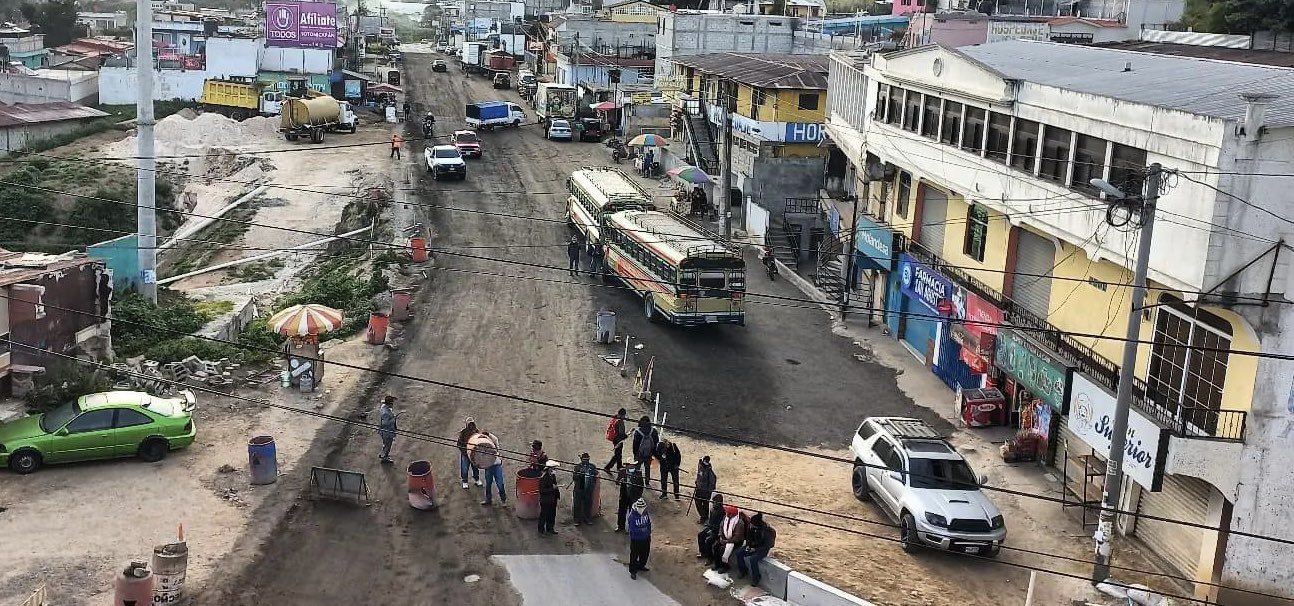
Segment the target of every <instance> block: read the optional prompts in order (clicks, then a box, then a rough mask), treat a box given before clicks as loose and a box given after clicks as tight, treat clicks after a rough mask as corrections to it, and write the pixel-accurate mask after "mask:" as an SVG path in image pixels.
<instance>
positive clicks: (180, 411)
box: [0, 391, 195, 473]
mask: <svg viewBox="0 0 1294 606" xmlns="http://www.w3.org/2000/svg"><path fill="white" fill-rule="evenodd" d="M194 408H195V404H194V398H193V392H190V391H184V392H182V393H181V395H180V396H179V397H175V398H162V397H158V396H152V395H149V394H147V393H144V392H141V391H108V392H104V393H96V394H90V395H88V396H81V397H80V398H77V400H76V401H75V402H68V403H67V404H64V405H62V406H59V407H58V408H55V409H54V410H51V411H49V412H47V413H45V414H40V415H35V416H30V417H24V418H21V419H18V420H16V421H11V422H9V423H5V424H3V425H0V466H3V465H8V466H9V469H12V470H13V471H14V472H16V473H31V472H33V471H36V470H37V469H40V466H41V465H43V464H45V463H70V462H73V461H89V460H92V459H112V458H118V457H132V456H138V457H139V458H141V459H143V460H145V461H150V462H151V461H160V460H162V458H164V457H165V456H166V453H167V452H169V451H171V450H174V449H177V448H184V447H185V446H188V445H190V444H192V443H193V437H194V435H195V431H194V428H193V409H194Z"/></svg>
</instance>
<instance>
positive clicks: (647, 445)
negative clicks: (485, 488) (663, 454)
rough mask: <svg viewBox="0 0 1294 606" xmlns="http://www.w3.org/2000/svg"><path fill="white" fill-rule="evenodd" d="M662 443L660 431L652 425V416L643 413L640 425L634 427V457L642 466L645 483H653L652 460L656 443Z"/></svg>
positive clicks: (639, 421)
mask: <svg viewBox="0 0 1294 606" xmlns="http://www.w3.org/2000/svg"><path fill="white" fill-rule="evenodd" d="M659 443H660V432H659V431H657V430H656V428H655V427H652V426H651V418H650V417H648V416H647V415H643V416H641V417H639V418H638V427H635V428H634V451H633V452H634V458H635V459H637V461H638V464H639V465H641V466H642V473H643V485H644V486H647V485H650V484H651V460H652V457H655V456H656V445H657V444H659Z"/></svg>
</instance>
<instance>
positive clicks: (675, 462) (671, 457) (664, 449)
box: [656, 440, 683, 501]
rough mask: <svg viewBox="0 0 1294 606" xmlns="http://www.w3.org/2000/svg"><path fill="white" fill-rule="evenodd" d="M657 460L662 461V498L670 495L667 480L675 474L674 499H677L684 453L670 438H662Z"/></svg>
mask: <svg viewBox="0 0 1294 606" xmlns="http://www.w3.org/2000/svg"><path fill="white" fill-rule="evenodd" d="M656 460H657V461H660V498H662V499H664V498H666V497H667V496H669V491H668V490H667V489H666V488H667V486H666V481H667V480H669V477H670V476H671V475H673V476H674V500H675V501H677V500H678V499H679V496H678V468H679V466H680V465H682V464H683V454H682V453H680V452H679V450H678V445H677V444H675V443H673V442H671V441H669V440H661V441H660V443H659V444H657V445H656Z"/></svg>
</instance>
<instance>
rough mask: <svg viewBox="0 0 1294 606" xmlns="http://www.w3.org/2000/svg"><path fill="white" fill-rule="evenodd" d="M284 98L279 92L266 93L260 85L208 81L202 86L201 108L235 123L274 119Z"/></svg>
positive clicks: (235, 81)
mask: <svg viewBox="0 0 1294 606" xmlns="http://www.w3.org/2000/svg"><path fill="white" fill-rule="evenodd" d="M283 98H284V96H283V93H282V92H279V91H276V90H266V88H265V84H264V83H262V82H255V81H250V80H248V81H244V80H221V79H217V78H209V79H207V80H206V81H204V82H203V83H202V108H203V109H204V110H206V111H212V112H218V113H221V114H224V115H226V116H229V117H230V118H233V119H235V120H242V119H245V118H250V117H252V116H276V115H278V114H279V112H280V111H281V108H282V106H283Z"/></svg>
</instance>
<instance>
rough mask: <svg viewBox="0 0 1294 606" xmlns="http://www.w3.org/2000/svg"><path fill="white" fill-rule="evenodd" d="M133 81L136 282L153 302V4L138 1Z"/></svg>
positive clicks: (154, 216)
mask: <svg viewBox="0 0 1294 606" xmlns="http://www.w3.org/2000/svg"><path fill="white" fill-rule="evenodd" d="M135 10H136V18H135V82H136V84H137V85H138V96H137V97H136V99H135V108H136V115H135V116H136V118H137V120H136V125H137V126H138V133H137V134H136V137H135V142H136V145H137V148H136V154H135V155H137V156H139V159H138V160H136V161H137V162H139V165H138V166H139V168H138V170H137V171H136V172H137V174H136V177H135V181H136V184H137V185H138V186H139V192H138V194H137V198H138V203H139V207H138V208H136V209H135V214H136V218H137V221H138V226H137V227H138V230H139V235H138V237H137V242H138V246H139V248H138V252H139V276H138V279H137V280H136V282H137V286H138V288H139V292H140V294H142V295H144V296H145V297H147V298H148V300H149V301H152V302H154V303H156V302H157V197H156V196H157V189H156V187H157V184H156V179H157V173H156V171H155V169H156V168H157V159H156V158H154V157H153V125H154V124H155V122H154V120H153V4H152V2H151V1H150V0H139V1H138V2H137V3H136V5H135Z"/></svg>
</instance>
